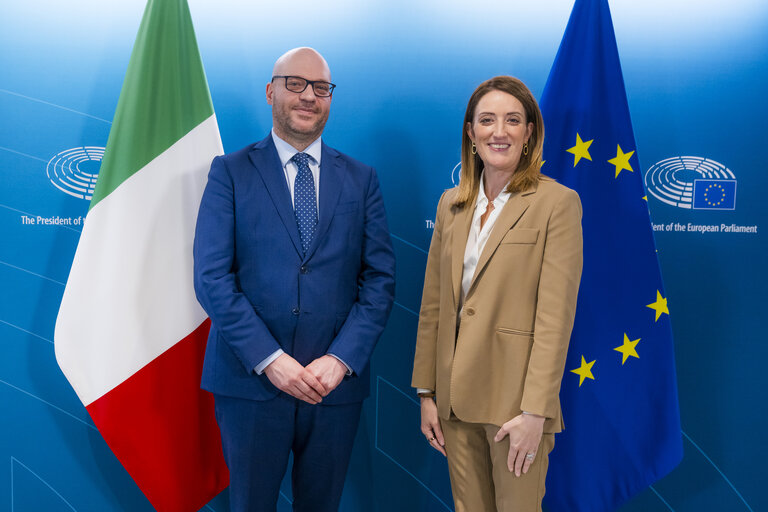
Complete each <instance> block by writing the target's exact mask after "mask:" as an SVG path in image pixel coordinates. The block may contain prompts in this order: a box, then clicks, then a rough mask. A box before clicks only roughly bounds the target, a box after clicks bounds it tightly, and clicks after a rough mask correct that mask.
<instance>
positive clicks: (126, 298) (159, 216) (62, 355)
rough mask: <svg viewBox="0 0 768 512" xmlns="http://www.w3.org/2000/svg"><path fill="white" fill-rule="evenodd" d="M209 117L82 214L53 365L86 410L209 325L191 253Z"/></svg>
mask: <svg viewBox="0 0 768 512" xmlns="http://www.w3.org/2000/svg"><path fill="white" fill-rule="evenodd" d="M222 153H223V149H222V146H221V139H220V137H219V131H218V126H217V123H216V116H215V115H212V116H211V117H209V118H208V119H207V120H205V121H203V122H202V123H200V125H198V126H197V127H195V128H194V129H193V130H191V131H190V132H189V133H188V134H186V135H185V136H184V137H182V138H181V139H179V140H178V141H177V142H176V143H175V144H174V145H173V146H171V147H170V148H168V149H167V150H166V151H164V152H163V153H162V154H160V155H159V156H158V157H157V158H155V159H154V160H152V161H151V162H149V163H148V164H147V165H146V166H145V167H144V168H143V169H141V170H140V171H138V172H136V173H135V174H134V175H133V176H131V177H130V178H128V179H127V180H126V181H124V182H123V183H122V184H121V185H120V186H119V187H118V188H117V189H116V190H115V191H113V192H112V193H111V194H110V195H109V196H107V197H105V198H104V199H102V200H101V201H100V202H99V203H98V204H97V205H96V206H94V208H93V209H92V210H91V211H90V212H89V213H88V216H87V217H86V220H85V225H84V226H83V233H82V236H81V238H80V243H79V245H78V247H77V252H76V254H75V259H74V262H73V264H72V270H71V271H70V274H69V280H68V281H67V287H66V289H65V291H64V297H63V299H62V302H61V308H60V310H59V315H58V318H57V321H56V332H55V336H54V339H55V347H56V359H57V360H58V362H59V366H60V367H61V369H62V371H63V372H64V374H65V375H66V376H67V379H68V380H69V382H70V383H71V384H72V387H73V388H74V389H75V392H76V393H77V395H78V396H79V397H80V400H81V401H82V402H83V404H85V405H86V406H87V405H88V404H90V403H91V402H93V401H94V400H96V399H98V398H99V397H101V396H102V395H104V394H105V393H107V392H108V391H110V390H111V389H113V388H114V387H115V386H117V385H118V384H120V383H121V382H123V381H124V380H126V379H127V378H129V377H130V376H131V375H133V374H134V373H136V372H137V371H138V370H139V369H141V368H142V367H144V366H145V365H146V364H147V363H149V362H150V361H152V360H153V359H154V358H156V357H157V356H159V355H160V354H162V353H163V352H165V351H166V350H167V349H168V348H170V347H171V346H173V345H174V344H176V343H177V342H178V341H180V340H182V339H183V338H184V337H185V336H187V335H188V334H189V333H190V332H192V331H193V330H194V329H195V328H196V327H197V326H199V325H200V324H201V323H202V322H203V320H205V318H206V314H205V312H204V311H203V309H202V308H201V307H200V305H199V304H198V303H197V299H196V298H195V293H194V288H193V280H192V264H193V262H192V243H193V240H194V231H195V222H196V219H197V210H198V207H199V205H200V199H201V197H202V195H203V189H204V188H205V184H206V181H207V174H208V169H209V165H210V162H211V160H213V157H214V156H216V155H220V154H222Z"/></svg>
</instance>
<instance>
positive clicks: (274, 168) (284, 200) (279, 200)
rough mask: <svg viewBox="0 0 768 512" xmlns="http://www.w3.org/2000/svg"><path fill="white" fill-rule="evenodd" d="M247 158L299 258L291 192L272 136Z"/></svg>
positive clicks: (254, 147)
mask: <svg viewBox="0 0 768 512" xmlns="http://www.w3.org/2000/svg"><path fill="white" fill-rule="evenodd" d="M248 156H249V157H250V159H251V163H252V164H253V166H254V167H255V169H256V173H257V174H258V175H259V176H260V177H261V179H262V181H263V182H264V186H265V187H266V189H267V192H268V193H269V196H270V198H271V199H272V202H273V203H274V205H275V209H276V210H277V213H278V215H280V219H281V220H282V221H283V225H284V226H285V229H286V230H287V231H288V236H290V237H291V241H292V242H293V246H294V247H295V248H296V252H298V253H299V256H301V254H302V249H301V239H300V238H299V228H298V226H296V216H295V215H294V213H293V204H292V203H291V192H290V191H289V190H288V183H287V182H286V181H285V173H284V172H283V168H282V166H281V165H280V158H279V157H278V156H277V149H275V144H274V142H273V141H272V135H268V136H267V137H266V138H265V139H264V140H262V141H260V142H257V143H256V144H255V145H254V146H253V149H252V150H251V152H250V153H249V154H248ZM321 175H322V173H321ZM321 190H322V189H321Z"/></svg>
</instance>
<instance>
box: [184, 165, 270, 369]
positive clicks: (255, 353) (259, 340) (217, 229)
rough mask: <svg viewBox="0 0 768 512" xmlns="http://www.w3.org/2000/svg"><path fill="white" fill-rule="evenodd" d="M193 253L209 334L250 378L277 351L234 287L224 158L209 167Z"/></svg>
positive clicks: (230, 191)
mask: <svg viewBox="0 0 768 512" xmlns="http://www.w3.org/2000/svg"><path fill="white" fill-rule="evenodd" d="M193 251H194V282H195V294H196V295H197V300H198V301H199V302H200V305H201V306H203V309H204V310H205V312H206V313H208V316H210V317H211V321H212V323H213V327H212V328H213V329H216V331H217V332H218V334H219V336H220V337H221V338H222V339H223V340H224V341H225V342H226V343H227V344H228V345H229V347H230V348H231V349H232V351H233V352H234V354H235V355H236V356H237V358H238V359H239V360H240V362H241V363H242V365H243V366H244V367H245V369H246V371H247V372H248V373H250V372H252V371H253V369H254V368H255V367H256V366H257V365H258V364H259V363H260V362H261V361H263V360H264V359H265V358H266V357H268V356H269V355H270V354H272V353H274V352H275V351H276V350H278V349H280V345H279V344H278V342H277V341H276V340H275V338H274V337H273V336H272V334H271V333H270V332H269V329H268V328H267V326H266V325H265V324H264V322H263V321H262V320H261V318H259V316H258V315H257V314H256V312H255V311H254V309H253V306H252V305H251V303H250V302H249V301H248V298H247V297H246V296H245V295H244V294H243V293H242V291H240V288H239V287H238V285H237V280H236V277H235V273H234V270H233V265H234V261H235V204H234V183H233V180H232V176H231V174H230V173H229V171H228V169H227V164H226V161H225V159H224V158H222V157H216V158H214V160H213V162H212V163H211V170H210V172H209V173H208V184H207V185H206V187H205V191H204V192H203V198H202V201H201V203H200V210H199V212H198V215H197V226H196V228H195V242H194V247H193Z"/></svg>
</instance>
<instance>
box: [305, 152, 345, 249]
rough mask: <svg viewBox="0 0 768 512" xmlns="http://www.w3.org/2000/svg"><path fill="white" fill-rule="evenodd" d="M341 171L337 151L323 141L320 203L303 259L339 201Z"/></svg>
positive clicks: (342, 180) (325, 229)
mask: <svg viewBox="0 0 768 512" xmlns="http://www.w3.org/2000/svg"><path fill="white" fill-rule="evenodd" d="M343 171H344V169H343V168H342V162H341V158H339V153H338V152H337V151H336V150H334V149H332V148H329V147H328V146H326V145H325V143H323V149H322V154H321V157H320V204H319V205H318V206H319V208H318V220H317V229H315V236H314V237H313V238H312V243H311V244H310V246H309V249H308V250H307V255H306V257H305V258H304V259H305V260H307V259H309V258H311V257H312V255H313V254H314V253H315V251H316V250H317V247H318V245H319V243H320V240H322V238H323V237H324V236H325V234H326V232H327V231H328V226H330V225H331V219H333V214H334V213H335V212H336V205H338V203H339V196H340V195H341V188H342V184H343V182H344V172H343ZM294 223H295V222H294ZM297 233H298V229H297Z"/></svg>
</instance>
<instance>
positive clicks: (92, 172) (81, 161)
mask: <svg viewBox="0 0 768 512" xmlns="http://www.w3.org/2000/svg"><path fill="white" fill-rule="evenodd" d="M103 156H104V148H103V147H98V146H83V147H79V148H72V149H67V150H65V151H62V152H60V153H57V154H56V155H54V156H53V158H51V159H50V160H49V161H48V165H47V167H46V169H45V170H46V172H47V173H48V179H50V180H51V183H53V186H54V187H56V188H58V189H59V190H61V191H62V192H64V193H65V194H69V195H70V196H73V197H78V198H80V199H85V200H87V201H90V200H91V198H92V197H93V190H94V189H95V188H96V178H98V176H99V168H100V167H101V159H102V157H103Z"/></svg>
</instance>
